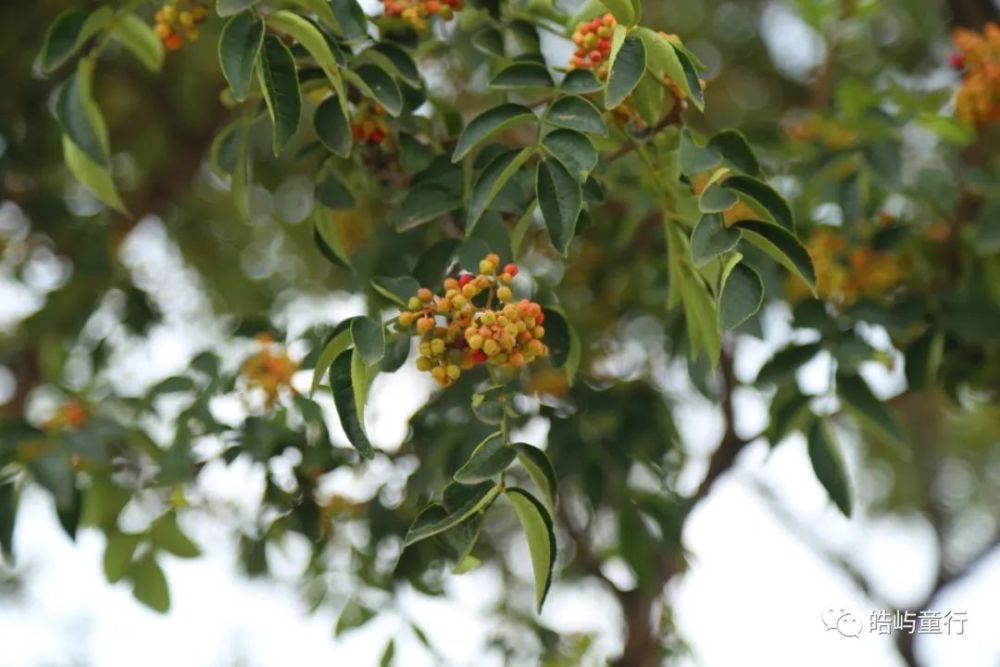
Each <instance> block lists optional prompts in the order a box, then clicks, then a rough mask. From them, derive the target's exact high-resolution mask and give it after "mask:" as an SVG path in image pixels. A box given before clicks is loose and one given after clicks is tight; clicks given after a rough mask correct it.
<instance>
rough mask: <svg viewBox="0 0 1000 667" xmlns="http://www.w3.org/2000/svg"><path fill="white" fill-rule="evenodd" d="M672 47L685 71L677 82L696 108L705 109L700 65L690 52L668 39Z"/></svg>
mask: <svg viewBox="0 0 1000 667" xmlns="http://www.w3.org/2000/svg"><path fill="white" fill-rule="evenodd" d="M667 43H668V44H670V47H671V48H672V49H673V50H674V53H676V54H677V59H678V60H679V61H680V63H681V70H682V71H683V74H684V78H683V79H680V80H678V79H675V82H676V83H677V84H679V85H680V86H681V89H682V90H683V91H684V93H685V94H686V95H687V96H688V99H690V100H691V102H692V103H693V104H694V106H695V108H697V109H698V110H699V111H704V110H705V94H704V93H703V92H702V90H701V77H699V76H698V67H697V65H696V64H695V62H694V61H693V60H691V56H690V55H688V52H687V51H686V50H684V49H682V48H680V47H679V46H677V45H676V44H674V43H673V42H671V41H669V40H668V41H667Z"/></svg>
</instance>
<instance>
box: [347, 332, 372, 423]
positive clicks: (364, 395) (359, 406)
mask: <svg viewBox="0 0 1000 667" xmlns="http://www.w3.org/2000/svg"><path fill="white" fill-rule="evenodd" d="M351 352H352V354H351V391H353V392H354V410H355V414H356V416H357V419H358V423H359V424H362V425H364V423H365V406H366V405H367V403H368V390H369V389H371V386H372V382H373V381H374V380H375V376H376V375H378V373H379V364H372V365H370V366H369V365H368V364H366V363H365V362H364V360H363V359H362V358H361V354H360V353H359V352H358V351H357V349H354V350H352V351H351Z"/></svg>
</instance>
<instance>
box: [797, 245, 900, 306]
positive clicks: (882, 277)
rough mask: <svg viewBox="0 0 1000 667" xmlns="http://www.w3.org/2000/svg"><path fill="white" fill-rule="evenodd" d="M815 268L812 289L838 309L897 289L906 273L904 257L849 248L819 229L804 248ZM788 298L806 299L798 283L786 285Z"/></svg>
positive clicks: (884, 252)
mask: <svg viewBox="0 0 1000 667" xmlns="http://www.w3.org/2000/svg"><path fill="white" fill-rule="evenodd" d="M806 249H807V250H808V251H809V256H810V257H811V258H812V261H813V265H814V266H815V267H816V282H817V285H816V288H817V291H818V292H819V295H820V297H821V298H822V299H824V300H825V301H828V302H830V303H832V304H834V305H837V306H840V307H846V306H849V305H851V304H853V303H855V302H856V301H857V300H858V299H859V298H861V297H878V296H879V295H884V294H887V293H889V292H891V291H892V290H893V289H895V288H896V287H898V286H899V285H900V284H901V283H902V282H903V281H904V280H905V279H906V275H907V273H908V272H909V268H910V262H909V259H908V258H906V257H898V256H896V255H895V254H894V253H891V252H888V251H884V250H875V249H873V248H868V247H865V246H857V245H853V246H852V245H851V244H850V243H849V242H848V239H847V238H845V237H844V236H843V235H841V234H839V233H838V232H836V231H835V230H832V229H828V228H824V227H821V228H819V229H817V230H816V231H815V232H814V233H813V235H812V237H811V238H810V239H809V241H808V243H807V244H806ZM789 286H790V288H791V294H790V296H792V298H807V297H808V293H807V292H806V291H805V290H804V287H803V285H802V284H801V282H800V281H791V282H789Z"/></svg>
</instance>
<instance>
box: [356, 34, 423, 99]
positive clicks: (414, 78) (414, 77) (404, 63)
mask: <svg viewBox="0 0 1000 667" xmlns="http://www.w3.org/2000/svg"><path fill="white" fill-rule="evenodd" d="M369 51H374V52H376V53H378V54H380V55H382V56H383V57H384V58H385V60H386V61H387V62H388V63H390V64H391V65H392V69H393V70H395V72H394V73H395V74H396V75H398V76H399V78H401V79H402V80H403V81H405V82H406V83H407V84H409V85H411V86H413V87H414V88H419V87H420V86H421V85H422V83H423V80H422V79H421V78H420V71H419V70H418V69H417V65H416V63H414V62H413V58H411V57H410V54H409V53H407V52H406V51H404V50H403V49H402V48H401V47H399V46H397V45H395V44H393V43H392V42H379V43H378V44H375V45H374V46H373V47H372V48H371V49H370V50H369ZM369 51H366V52H365V53H369Z"/></svg>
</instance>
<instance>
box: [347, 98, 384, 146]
mask: <svg viewBox="0 0 1000 667" xmlns="http://www.w3.org/2000/svg"><path fill="white" fill-rule="evenodd" d="M351 133H352V134H353V136H354V141H356V142H358V143H359V144H371V145H377V144H381V143H383V142H386V141H388V140H389V125H388V124H387V123H386V122H385V109H383V108H382V107H381V105H378V104H374V105H371V106H363V107H359V108H358V110H357V112H356V113H355V114H354V119H353V121H352V122H351Z"/></svg>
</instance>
